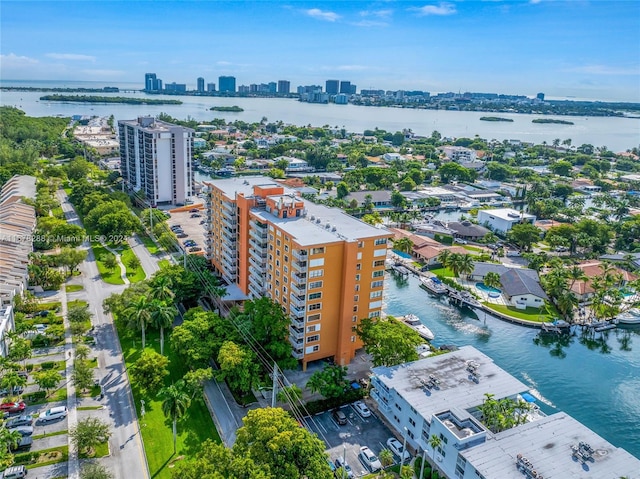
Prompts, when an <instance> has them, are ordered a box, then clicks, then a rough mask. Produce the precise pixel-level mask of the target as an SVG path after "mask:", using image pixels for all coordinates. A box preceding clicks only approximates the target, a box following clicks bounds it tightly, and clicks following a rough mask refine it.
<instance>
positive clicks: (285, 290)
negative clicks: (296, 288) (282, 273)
mask: <svg viewBox="0 0 640 479" xmlns="http://www.w3.org/2000/svg"><path fill="white" fill-rule="evenodd" d="M282 292H283V293H284V294H287V287H286V286H283V287H282Z"/></svg>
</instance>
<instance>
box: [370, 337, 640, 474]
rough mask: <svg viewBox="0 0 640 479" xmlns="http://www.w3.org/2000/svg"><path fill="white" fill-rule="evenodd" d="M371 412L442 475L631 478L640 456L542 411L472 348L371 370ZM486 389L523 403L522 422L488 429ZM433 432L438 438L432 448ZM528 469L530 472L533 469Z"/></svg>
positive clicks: (562, 416)
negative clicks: (483, 408) (484, 409)
mask: <svg viewBox="0 0 640 479" xmlns="http://www.w3.org/2000/svg"><path fill="white" fill-rule="evenodd" d="M372 373H373V375H372V377H371V398H372V400H373V401H374V403H375V405H376V406H377V409H378V416H379V417H381V419H382V420H383V421H384V422H385V423H386V424H387V425H388V426H389V427H390V428H392V429H393V430H395V432H396V434H397V435H398V436H399V437H402V438H403V439H406V442H407V446H408V447H409V448H410V449H411V450H413V451H415V452H416V453H417V454H421V453H422V451H425V452H426V456H427V457H428V458H429V459H430V461H433V462H434V463H435V465H436V467H437V469H438V470H439V472H440V473H441V476H444V477H447V478H450V479H454V478H455V479H478V478H484V479H522V478H527V477H528V478H533V477H535V478H540V477H544V478H545V479H579V478H594V479H596V478H601V477H611V478H614V477H616V478H617V477H624V476H627V477H635V476H634V475H635V474H637V471H638V470H640V461H639V460H638V459H636V458H634V457H633V456H632V455H631V454H629V453H628V452H627V451H625V450H624V449H621V448H617V447H615V446H614V445H612V444H611V443H609V442H608V441H606V440H605V439H603V438H602V437H600V436H598V435H597V434H596V433H594V432H593V431H591V430H590V429H589V428H587V427H586V426H584V425H583V424H581V423H579V422H578V421H576V420H575V419H573V418H572V417H571V416H569V415H567V414H566V413H562V412H559V413H556V414H552V415H550V416H546V415H545V414H544V413H542V412H541V411H540V409H539V408H538V407H537V406H536V405H535V398H534V397H533V396H531V395H530V394H528V393H527V390H528V386H526V385H525V384H523V383H521V382H520V381H518V380H517V379H516V378H514V377H513V376H511V375H510V374H509V373H507V372H506V371H504V370H503V369H501V368H500V367H498V366H497V365H496V364H495V363H494V362H493V360H492V359H491V358H490V357H488V356H486V355H485V354H483V353H481V352H480V351H478V350H477V349H475V348H473V347H472V346H463V347H461V348H460V349H459V350H457V351H453V352H450V353H447V354H443V355H438V356H431V357H428V358H425V359H421V360H418V361H414V362H410V363H405V364H400V365H397V366H391V367H388V366H380V367H376V368H373V369H372ZM486 394H491V395H493V399H495V400H497V401H499V400H502V399H507V398H508V399H511V400H514V401H518V402H519V403H520V404H523V403H524V402H528V404H529V407H528V408H527V409H528V411H525V410H515V411H514V413H513V414H514V415H520V418H521V421H522V422H524V424H519V425H518V424H516V425H514V426H513V427H510V428H508V429H506V430H503V431H492V430H491V429H489V428H488V427H487V426H486V425H485V424H484V423H483V421H486V419H485V418H483V415H482V412H481V409H480V408H481V406H482V404H483V402H484V400H485V399H486ZM433 436H435V437H438V438H439V439H440V444H439V445H438V446H437V447H436V449H435V450H434V449H433V448H432V447H431V445H430V438H432V437H433ZM534 473H535V474H534Z"/></svg>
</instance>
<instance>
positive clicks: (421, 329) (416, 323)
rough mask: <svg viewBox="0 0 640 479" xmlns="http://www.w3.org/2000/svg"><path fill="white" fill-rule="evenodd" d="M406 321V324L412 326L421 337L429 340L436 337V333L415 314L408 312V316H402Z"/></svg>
mask: <svg viewBox="0 0 640 479" xmlns="http://www.w3.org/2000/svg"><path fill="white" fill-rule="evenodd" d="M400 319H401V320H402V321H404V323H405V324H407V325H408V326H410V327H411V329H413V330H414V331H415V332H416V333H418V334H419V335H420V337H421V338H424V339H426V340H427V341H431V340H432V339H433V338H435V335H434V334H433V333H432V332H431V330H430V329H429V328H427V327H426V326H425V325H424V324H422V323H421V322H420V318H418V317H417V316H416V315H415V314H407V315H406V316H402V317H401V318H400Z"/></svg>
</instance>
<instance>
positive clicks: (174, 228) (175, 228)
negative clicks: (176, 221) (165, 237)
mask: <svg viewBox="0 0 640 479" xmlns="http://www.w3.org/2000/svg"><path fill="white" fill-rule="evenodd" d="M180 228H182V226H180V225H173V226H172V227H171V229H172V230H178V229H180Z"/></svg>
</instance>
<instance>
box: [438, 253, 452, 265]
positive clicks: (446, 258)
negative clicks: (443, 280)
mask: <svg viewBox="0 0 640 479" xmlns="http://www.w3.org/2000/svg"><path fill="white" fill-rule="evenodd" d="M438 261H440V264H441V265H442V266H443V267H444V268H448V267H449V265H450V261H451V250H448V249H443V250H442V251H441V252H440V254H439V255H438Z"/></svg>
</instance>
